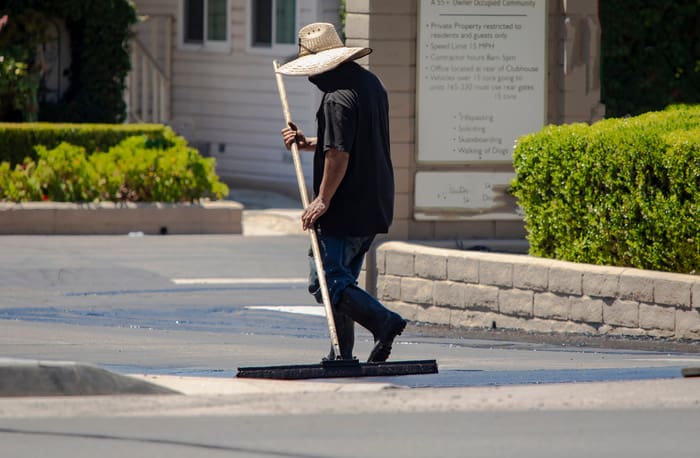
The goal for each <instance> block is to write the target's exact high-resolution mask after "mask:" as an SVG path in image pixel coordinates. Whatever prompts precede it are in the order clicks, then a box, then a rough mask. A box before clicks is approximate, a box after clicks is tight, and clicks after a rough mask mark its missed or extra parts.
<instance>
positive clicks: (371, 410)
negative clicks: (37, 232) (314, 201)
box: [0, 235, 700, 457]
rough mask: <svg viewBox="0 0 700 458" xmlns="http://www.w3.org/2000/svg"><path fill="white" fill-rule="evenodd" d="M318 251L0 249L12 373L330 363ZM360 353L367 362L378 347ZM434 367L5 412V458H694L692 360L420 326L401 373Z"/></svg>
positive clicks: (241, 240)
mask: <svg viewBox="0 0 700 458" xmlns="http://www.w3.org/2000/svg"><path fill="white" fill-rule="evenodd" d="M307 247H308V243H307V240H306V238H305V237H304V236H282V237H279V236H277V237H274V236H273V237H257V236H165V237H155V236H154V237H129V236H126V235H124V236H115V237H19V236H18V237H0V253H2V261H3V262H2V266H1V267H0V298H1V299H0V355H2V356H4V357H14V358H26V359H41V360H64V361H79V362H85V363H91V364H96V365H99V366H101V367H104V368H108V369H110V370H113V371H115V372H119V373H129V374H148V375H149V376H151V377H170V376H177V377H190V376H194V377H200V378H202V380H205V379H203V377H207V379H206V380H209V382H207V383H211V380H219V381H221V382H222V383H225V382H228V381H231V380H232V376H233V375H234V374H235V370H236V368H237V367H239V366H253V365H270V364H294V363H300V364H301V363H315V362H318V361H319V360H320V357H321V356H322V355H323V354H325V352H326V351H327V349H328V339H327V331H326V328H325V321H324V319H323V318H322V317H320V316H318V314H316V315H309V314H308V312H312V313H318V312H319V309H318V306H316V305H315V304H313V303H312V302H311V300H310V296H309V295H308V294H307V293H306V291H305V285H304V283H303V279H304V277H305V276H306V273H307V264H306V259H305V256H306V251H307V249H308V248H307ZM280 307H284V309H280ZM288 310H292V311H297V312H298V311H302V312H304V314H301V313H288ZM358 335H359V338H358V343H357V346H356V354H357V355H358V356H359V357H363V356H365V355H366V354H367V353H368V352H369V349H370V347H371V342H370V338H369V335H368V334H367V333H366V332H359V333H358ZM530 337H532V336H530ZM525 340H527V342H526V341H525ZM659 350H663V351H659ZM433 358H434V359H437V360H438V364H439V366H440V374H438V375H435V376H411V377H400V378H393V379H392V378H384V379H371V380H368V379H363V380H343V381H342V382H333V383H330V384H321V383H316V382H312V383H310V384H306V385H283V388H284V389H283V391H285V392H278V391H275V390H279V389H280V387H279V386H276V387H275V388H274V389H273V388H272V387H271V386H270V385H256V386H255V389H256V390H257V391H255V392H254V393H248V394H240V393H237V394H230V393H227V392H224V391H223V390H220V391H217V390H216V389H214V388H211V387H213V386H214V385H206V388H202V391H201V392H199V393H194V394H192V395H191V396H174V397H165V398H164V397H98V398H80V399H68V398H21V399H4V400H0V443H2V450H3V452H2V456H3V457H4V456H8V457H35V456H39V455H41V454H45V452H46V451H47V450H50V451H51V455H52V456H54V457H69V456H70V457H75V456H97V455H100V456H103V457H110V456H120V457H123V456H129V455H131V456H149V457H152V456H168V457H178V456H183V457H184V456H188V457H192V456H206V457H209V456H212V457H213V456H252V457H254V456H324V457H325V456H328V457H341V456H342V457H344V456H426V457H428V456H430V457H433V456H436V457H437V456H514V455H516V454H517V455H518V456H525V457H530V456H532V457H536V456H552V457H554V456H557V457H560V456H562V455H564V454H566V455H569V456H581V457H583V456H587V457H588V456H596V455H603V456H612V455H617V456H623V457H626V456H630V457H631V456H634V457H639V456H650V457H651V456H659V455H661V454H662V453H663V454H665V455H666V456H674V457H683V456H697V451H698V445H700V435H698V434H697V431H698V429H697V425H698V424H700V423H699V422H698V420H700V409H698V407H699V406H700V394H696V393H700V390H698V388H700V385H697V382H695V381H694V380H692V379H681V378H680V369H681V368H682V367H685V366H700V354H698V353H696V352H694V351H693V348H689V349H688V351H682V352H680V351H675V350H666V349H648V348H642V347H639V348H637V349H634V348H631V349H609V348H608V349H606V348H599V347H597V346H592V345H590V346H589V345H583V344H579V345H558V344H555V343H552V342H551V341H548V340H547V339H542V340H541V341H538V340H537V339H536V338H535V339H532V338H528V339H523V340H522V341H521V340H519V339H516V338H514V339H512V340H504V339H503V338H502V336H501V338H499V340H494V339H489V338H488V335H487V334H486V335H482V336H480V338H479V339H474V338H471V337H470V336H469V335H455V334H453V333H452V334H451V335H449V336H447V337H445V336H442V335H440V333H439V332H434V330H429V329H426V328H424V327H421V326H415V325H412V326H410V327H409V328H408V329H407V331H406V332H405V333H404V335H403V336H401V338H400V340H399V342H398V343H397V345H396V346H395V350H394V353H393V354H392V359H401V360H410V359H433ZM195 380H196V379H195ZM364 382H372V384H370V385H366V384H365V383H364ZM583 382H588V383H583ZM602 382H613V383H602ZM386 384H391V385H392V386H394V387H401V386H408V387H421V388H414V389H409V390H402V389H400V388H388V387H387V385H386Z"/></svg>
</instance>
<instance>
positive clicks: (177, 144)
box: [0, 135, 228, 202]
mask: <svg viewBox="0 0 700 458" xmlns="http://www.w3.org/2000/svg"><path fill="white" fill-rule="evenodd" d="M36 151H37V156H38V158H37V160H34V159H32V158H27V159H26V160H25V161H24V162H23V163H21V164H17V165H16V166H15V167H11V166H10V163H9V162H3V163H0V200H6V201H12V202H26V201H40V200H51V201H56V202H98V201H115V202H119V201H144V202H194V201H197V200H199V199H202V198H213V199H220V198H221V197H223V196H225V195H226V194H227V193H228V188H227V186H226V185H225V184H223V183H221V182H220V181H219V178H218V177H217V175H216V173H215V167H216V162H215V160H214V159H213V158H204V157H202V156H201V155H200V154H199V152H197V150H195V149H193V148H190V147H188V146H187V143H186V141H185V140H184V139H183V138H182V137H176V136H171V137H170V138H168V139H166V140H163V141H153V140H152V139H149V138H148V137H147V136H145V135H139V136H132V137H128V138H126V139H125V140H123V141H122V142H120V143H119V144H118V145H116V146H114V147H112V148H109V150H108V151H104V152H93V153H92V154H87V153H86V149H85V148H84V147H82V146H76V145H71V144H68V143H61V144H60V145H58V146H57V147H55V148H52V149H49V148H47V147H44V146H37V148H36Z"/></svg>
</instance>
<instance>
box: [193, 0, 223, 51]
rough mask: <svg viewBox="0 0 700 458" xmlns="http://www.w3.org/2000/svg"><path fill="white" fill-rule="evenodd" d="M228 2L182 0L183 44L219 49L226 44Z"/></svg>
mask: <svg viewBox="0 0 700 458" xmlns="http://www.w3.org/2000/svg"><path fill="white" fill-rule="evenodd" d="M228 10H229V9H228V0H183V18H184V21H183V24H184V30H183V42H184V44H185V45H194V46H199V47H204V48H217V47H219V48H221V47H222V45H224V46H225V45H226V44H227V42H228Z"/></svg>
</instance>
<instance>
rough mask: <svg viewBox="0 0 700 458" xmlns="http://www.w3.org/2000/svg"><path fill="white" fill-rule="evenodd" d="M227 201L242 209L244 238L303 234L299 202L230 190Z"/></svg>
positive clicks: (251, 192) (265, 193) (286, 198)
mask: <svg viewBox="0 0 700 458" xmlns="http://www.w3.org/2000/svg"><path fill="white" fill-rule="evenodd" d="M228 198H229V199H230V200H233V201H236V202H239V203H240V204H242V205H243V235H289V234H303V233H304V232H303V231H302V230H301V212H302V209H301V202H300V200H299V199H293V198H291V197H288V196H284V195H282V194H279V193H276V192H272V191H262V190H254V189H232V190H231V192H230V193H229V196H228Z"/></svg>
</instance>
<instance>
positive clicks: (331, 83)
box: [309, 62, 360, 92]
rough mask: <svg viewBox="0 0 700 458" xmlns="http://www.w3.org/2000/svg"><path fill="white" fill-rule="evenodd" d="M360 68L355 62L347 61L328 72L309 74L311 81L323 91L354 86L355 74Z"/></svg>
mask: <svg viewBox="0 0 700 458" xmlns="http://www.w3.org/2000/svg"><path fill="white" fill-rule="evenodd" d="M359 68H360V66H359V65H358V64H356V63H355V62H346V63H344V64H341V65H340V66H339V67H336V68H334V69H332V70H328V71H327V72H323V73H320V74H318V75H313V76H309V81H310V82H311V83H313V84H315V85H316V87H318V88H319V89H320V90H322V91H323V92H331V91H334V90H337V89H348V88H350V87H352V81H353V75H354V74H355V72H357V70H358V69H359Z"/></svg>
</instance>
